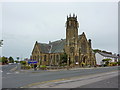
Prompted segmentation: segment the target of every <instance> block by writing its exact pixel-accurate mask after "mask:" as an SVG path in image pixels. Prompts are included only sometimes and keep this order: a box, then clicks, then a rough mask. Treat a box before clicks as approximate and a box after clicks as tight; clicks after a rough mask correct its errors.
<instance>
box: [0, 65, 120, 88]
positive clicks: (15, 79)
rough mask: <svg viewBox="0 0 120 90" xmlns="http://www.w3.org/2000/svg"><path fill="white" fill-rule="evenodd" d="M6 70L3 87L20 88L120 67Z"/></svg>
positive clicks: (3, 76)
mask: <svg viewBox="0 0 120 90" xmlns="http://www.w3.org/2000/svg"><path fill="white" fill-rule="evenodd" d="M11 67H12V66H11ZM4 70H5V69H4ZM4 70H3V72H2V73H3V75H2V88H19V87H23V86H27V85H28V84H32V83H36V82H43V81H49V80H56V79H61V78H69V77H77V76H85V75H92V74H98V73H104V72H110V71H115V70H118V67H105V68H94V69H78V70H63V71H32V72H31V71H30V72H19V71H15V72H11V73H8V74H5V73H4ZM8 71H9V70H8ZM5 72H6V71H5Z"/></svg>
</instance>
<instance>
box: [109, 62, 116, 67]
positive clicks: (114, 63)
mask: <svg viewBox="0 0 120 90" xmlns="http://www.w3.org/2000/svg"><path fill="white" fill-rule="evenodd" d="M109 64H110V66H116V65H117V62H110V63H109Z"/></svg>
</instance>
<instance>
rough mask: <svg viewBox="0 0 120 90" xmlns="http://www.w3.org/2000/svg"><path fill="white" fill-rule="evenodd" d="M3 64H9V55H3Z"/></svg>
mask: <svg viewBox="0 0 120 90" xmlns="http://www.w3.org/2000/svg"><path fill="white" fill-rule="evenodd" d="M2 64H8V58H7V57H4V56H3V57H2Z"/></svg>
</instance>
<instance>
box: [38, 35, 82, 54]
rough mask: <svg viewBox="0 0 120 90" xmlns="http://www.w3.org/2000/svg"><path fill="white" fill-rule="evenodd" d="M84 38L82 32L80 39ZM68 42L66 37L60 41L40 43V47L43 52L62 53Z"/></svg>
mask: <svg viewBox="0 0 120 90" xmlns="http://www.w3.org/2000/svg"><path fill="white" fill-rule="evenodd" d="M81 38H82V34H81V35H78V39H81ZM65 44H66V39H61V40H58V41H54V42H51V43H49V44H46V43H38V45H39V49H40V51H41V52H42V53H62V52H64V47H65Z"/></svg>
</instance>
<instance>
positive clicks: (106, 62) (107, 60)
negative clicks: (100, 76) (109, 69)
mask: <svg viewBox="0 0 120 90" xmlns="http://www.w3.org/2000/svg"><path fill="white" fill-rule="evenodd" d="M102 61H103V62H105V65H106V66H108V64H109V62H110V61H111V59H109V58H107V59H103V60H102Z"/></svg>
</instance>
